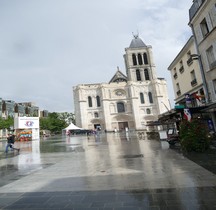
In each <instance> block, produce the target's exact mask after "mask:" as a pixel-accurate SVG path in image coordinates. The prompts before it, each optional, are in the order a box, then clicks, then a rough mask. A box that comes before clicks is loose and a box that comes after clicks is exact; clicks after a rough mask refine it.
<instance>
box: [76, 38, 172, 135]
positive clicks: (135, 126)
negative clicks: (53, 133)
mask: <svg viewBox="0 0 216 210" xmlns="http://www.w3.org/2000/svg"><path fill="white" fill-rule="evenodd" d="M124 61H125V66H126V75H124V74H123V73H122V72H121V71H120V70H119V69H117V72H116V73H115V75H114V76H113V77H112V79H111V80H110V82H109V83H100V84H84V85H83V84H82V85H77V86H75V87H73V97H74V107H75V117H76V125H77V126H79V127H82V128H85V129H95V128H101V129H102V130H106V131H114V130H118V131H121V130H127V129H130V130H148V126H147V125H148V123H149V122H152V121H156V120H157V119H158V115H159V114H161V113H163V112H166V111H167V110H169V109H170V103H169V98H168V92H167V83H166V81H165V79H163V78H157V75H156V67H155V63H154V60H153V54H152V47H151V46H147V45H145V43H144V42H143V41H142V40H141V38H139V37H138V36H134V38H133V39H132V41H131V43H130V46H129V47H128V48H126V49H125V55H124Z"/></svg>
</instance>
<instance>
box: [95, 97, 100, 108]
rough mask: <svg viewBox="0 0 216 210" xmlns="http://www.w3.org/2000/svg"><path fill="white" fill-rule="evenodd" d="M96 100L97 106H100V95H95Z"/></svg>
mask: <svg viewBox="0 0 216 210" xmlns="http://www.w3.org/2000/svg"><path fill="white" fill-rule="evenodd" d="M96 100H97V107H100V106H101V103H100V96H97V97H96Z"/></svg>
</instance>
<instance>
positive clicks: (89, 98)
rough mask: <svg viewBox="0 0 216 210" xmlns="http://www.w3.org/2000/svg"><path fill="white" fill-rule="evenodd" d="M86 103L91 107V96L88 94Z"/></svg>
mask: <svg viewBox="0 0 216 210" xmlns="http://www.w3.org/2000/svg"><path fill="white" fill-rule="evenodd" d="M88 105H89V107H92V98H91V96H88Z"/></svg>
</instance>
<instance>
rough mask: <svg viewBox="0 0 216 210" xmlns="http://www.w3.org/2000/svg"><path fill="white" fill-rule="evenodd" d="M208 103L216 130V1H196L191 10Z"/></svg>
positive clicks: (191, 23) (193, 30) (190, 23)
mask: <svg viewBox="0 0 216 210" xmlns="http://www.w3.org/2000/svg"><path fill="white" fill-rule="evenodd" d="M189 15H190V21H189V26H190V27H191V29H192V32H193V35H194V38H195V44H196V47H197V54H198V57H199V61H200V66H201V73H202V76H203V85H204V90H205V95H206V102H207V105H208V108H207V109H206V111H209V112H210V114H211V116H212V119H213V122H214V126H215V128H216V0H194V1H193V4H192V6H191V8H190V10H189Z"/></svg>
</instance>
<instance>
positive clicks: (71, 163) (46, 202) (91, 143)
mask: <svg viewBox="0 0 216 210" xmlns="http://www.w3.org/2000/svg"><path fill="white" fill-rule="evenodd" d="M142 135H143V134H142ZM4 146H5V144H4V143H2V148H1V151H3V150H4ZM16 147H20V148H21V152H20V154H19V155H17V154H15V153H13V152H10V153H9V154H8V155H7V156H6V155H5V154H4V153H2V154H1V160H0V170H1V172H0V177H1V181H0V208H2V209H32V208H35V209H55V208H56V209H79V208H83V209H125V210H126V209H142V208H143V207H145V208H144V209H171V208H172V209H173V208H177V209H201V208H204V207H206V206H207V207H209V206H211V207H213V208H212V209H214V207H216V202H215V197H216V187H215V186H216V176H215V175H214V174H212V173H210V172H209V171H207V170H205V169H203V168H202V167H200V166H199V165H197V164H195V163H193V162H192V161H189V160H188V159H187V158H185V157H184V156H183V155H182V154H180V153H177V152H175V151H174V150H171V149H169V145H168V143H167V142H165V141H156V140H147V139H146V137H145V138H143V139H140V136H138V135H137V134H136V133H130V134H128V133H127V134H125V133H122V134H118V133H110V134H101V135H100V134H97V135H93V136H88V137H87V136H71V137H65V136H54V137H51V138H46V139H40V141H32V142H19V143H16ZM6 198H7V199H6ZM207 202H208V203H207Z"/></svg>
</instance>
